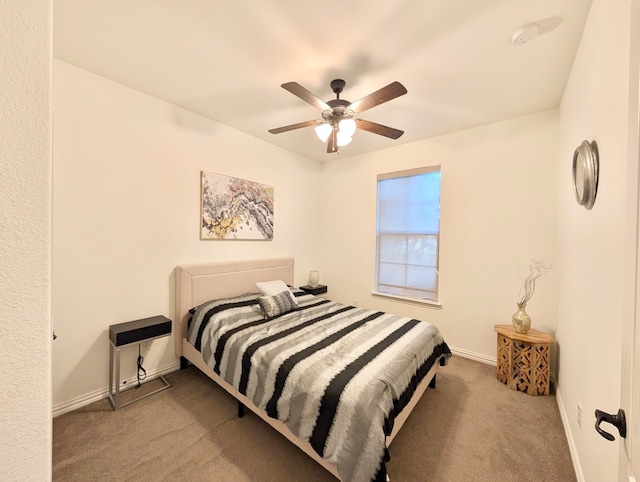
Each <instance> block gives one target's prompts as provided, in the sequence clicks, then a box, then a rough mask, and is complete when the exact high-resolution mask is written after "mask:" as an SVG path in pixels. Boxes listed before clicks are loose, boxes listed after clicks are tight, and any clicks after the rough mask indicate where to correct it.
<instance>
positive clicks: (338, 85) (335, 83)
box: [331, 79, 346, 98]
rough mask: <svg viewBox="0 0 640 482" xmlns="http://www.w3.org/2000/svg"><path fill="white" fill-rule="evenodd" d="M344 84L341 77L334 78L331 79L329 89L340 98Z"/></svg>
mask: <svg viewBox="0 0 640 482" xmlns="http://www.w3.org/2000/svg"><path fill="white" fill-rule="evenodd" d="M345 84H346V82H345V81H344V80H342V79H335V80H332V81H331V90H333V93H334V94H336V95H337V96H338V98H340V93H341V92H342V90H343V89H344V86H345Z"/></svg>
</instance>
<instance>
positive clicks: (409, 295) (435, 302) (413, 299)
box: [372, 165, 442, 308]
mask: <svg viewBox="0 0 640 482" xmlns="http://www.w3.org/2000/svg"><path fill="white" fill-rule="evenodd" d="M437 171H440V173H442V169H441V166H440V165H436V166H425V167H420V168H415V169H407V170H403V171H395V172H389V173H384V174H378V176H377V183H376V266H375V288H374V291H373V293H372V294H373V295H374V296H376V297H383V298H390V299H394V300H401V301H405V302H410V303H418V304H424V305H429V306H433V307H437V308H441V307H442V304H441V303H440V300H439V295H438V293H439V278H440V274H439V266H440V198H439V200H438V212H439V214H438V231H437V232H419V233H415V232H407V231H404V230H403V231H400V232H397V231H396V232H391V231H389V232H380V230H379V219H380V218H379V216H380V204H379V203H380V200H379V182H380V181H383V180H385V179H397V178H401V177H412V176H418V175H421V174H427V173H431V172H437ZM441 186H442V180H441ZM440 197H442V191H441V192H440ZM389 235H394V236H397V235H401V236H406V237H407V239H408V238H409V237H410V236H424V237H435V238H436V243H437V247H436V265H435V266H433V267H432V268H435V288H434V290H427V289H422V288H416V287H412V286H407V285H404V286H394V287H392V288H390V289H394V288H395V291H396V292H395V293H393V292H389V291H386V290H385V289H384V285H381V284H380V282H379V278H378V274H379V273H378V271H379V269H380V246H381V238H382V237H383V236H389ZM405 266H409V265H408V264H407V263H405ZM387 286H390V285H387Z"/></svg>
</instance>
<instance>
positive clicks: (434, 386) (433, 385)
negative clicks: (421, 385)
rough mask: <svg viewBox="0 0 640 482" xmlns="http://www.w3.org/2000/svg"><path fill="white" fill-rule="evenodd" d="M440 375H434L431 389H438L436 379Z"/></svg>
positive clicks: (430, 383) (430, 385) (430, 384)
mask: <svg viewBox="0 0 640 482" xmlns="http://www.w3.org/2000/svg"><path fill="white" fill-rule="evenodd" d="M437 376H438V375H434V376H433V378H432V379H431V381H430V382H429V388H436V377H437Z"/></svg>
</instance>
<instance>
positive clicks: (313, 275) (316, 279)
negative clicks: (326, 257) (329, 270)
mask: <svg viewBox="0 0 640 482" xmlns="http://www.w3.org/2000/svg"><path fill="white" fill-rule="evenodd" d="M319 283H320V273H318V272H317V271H309V286H311V287H312V288H315V287H316V286H318V284H319Z"/></svg>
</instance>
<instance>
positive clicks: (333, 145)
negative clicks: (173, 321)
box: [327, 129, 338, 154]
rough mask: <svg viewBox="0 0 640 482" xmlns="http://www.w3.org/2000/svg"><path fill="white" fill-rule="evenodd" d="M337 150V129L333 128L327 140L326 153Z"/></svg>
mask: <svg viewBox="0 0 640 482" xmlns="http://www.w3.org/2000/svg"><path fill="white" fill-rule="evenodd" d="M334 152H338V129H333V130H332V131H331V135H330V136H329V139H328V140H327V154H333V153H334Z"/></svg>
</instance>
